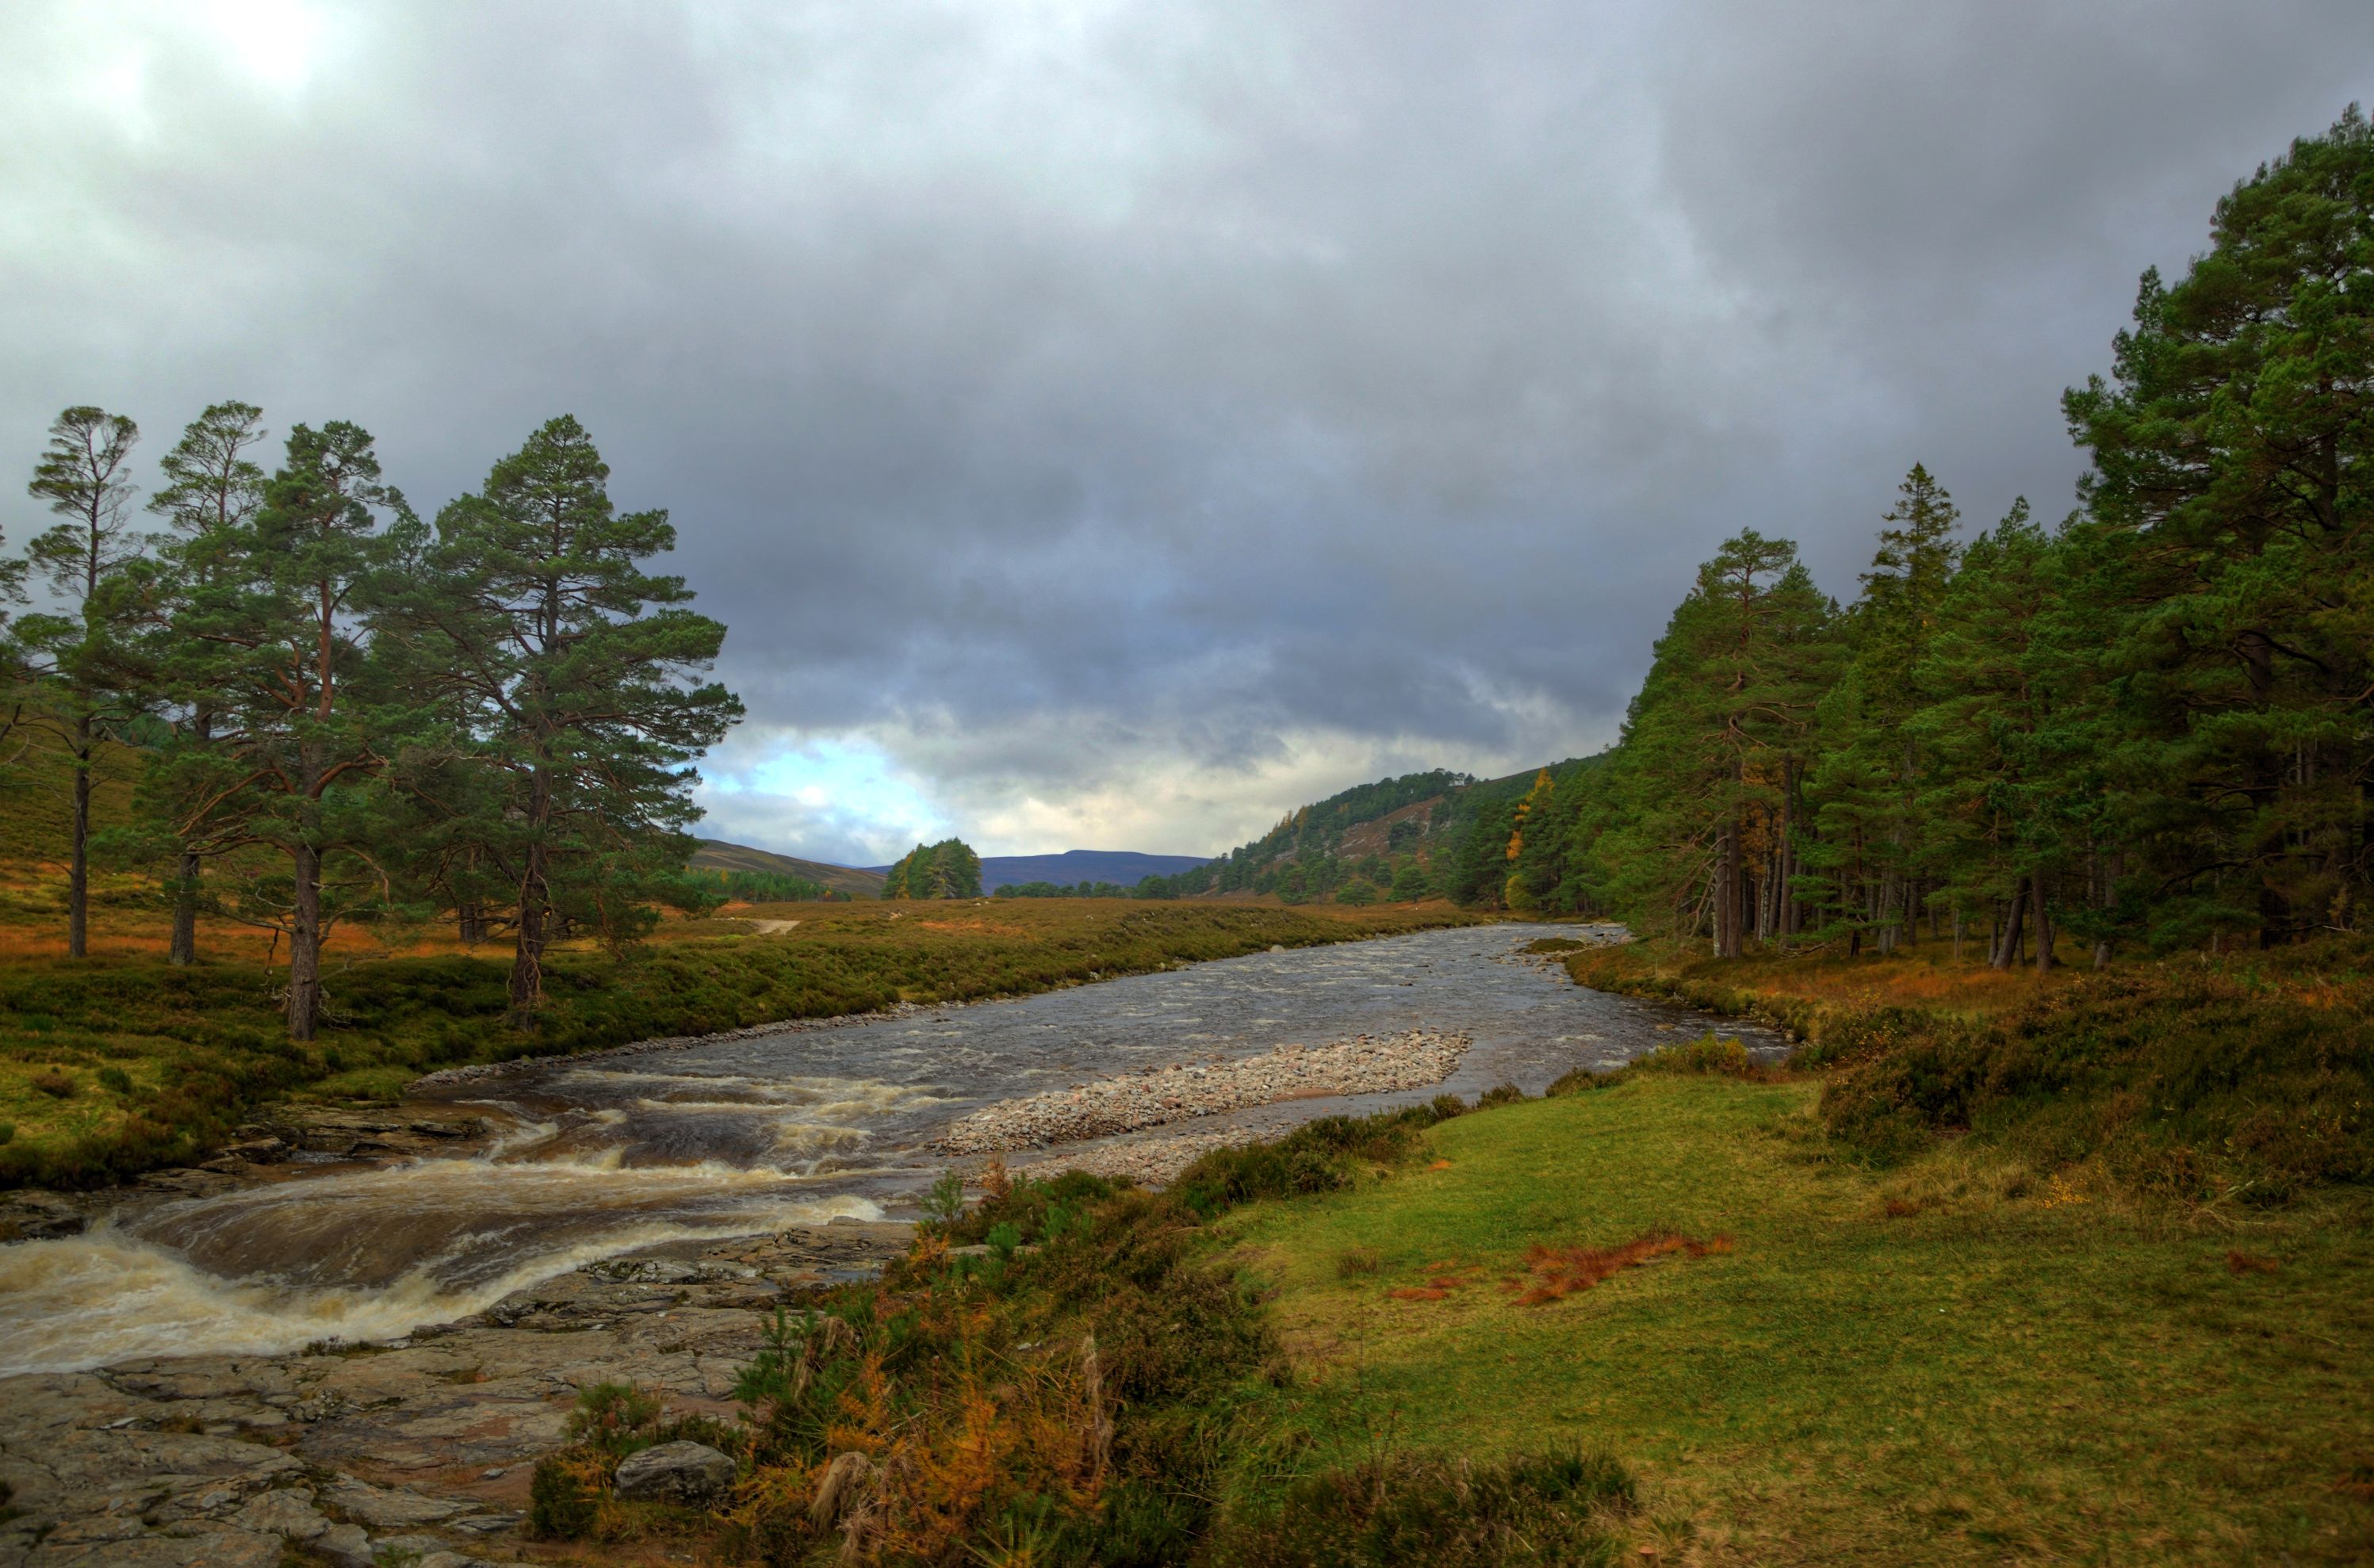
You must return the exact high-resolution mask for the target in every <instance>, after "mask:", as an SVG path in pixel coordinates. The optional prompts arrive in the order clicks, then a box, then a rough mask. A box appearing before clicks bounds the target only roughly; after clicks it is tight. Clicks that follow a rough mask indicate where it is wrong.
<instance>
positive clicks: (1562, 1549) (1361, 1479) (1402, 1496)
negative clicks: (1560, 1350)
mask: <svg viewBox="0 0 2374 1568" xmlns="http://www.w3.org/2000/svg"><path fill="white" fill-rule="evenodd" d="M1634 1504H1635V1500H1634V1487H1633V1480H1632V1478H1631V1476H1630V1475H1629V1474H1628V1472H1627V1471H1626V1470H1625V1469H1624V1467H1623V1466H1621V1465H1619V1464H1618V1463H1616V1461H1615V1460H1614V1459H1612V1458H1609V1457H1605V1456H1604V1455H1597V1454H1589V1453H1585V1452H1583V1451H1581V1449H1557V1450H1552V1451H1549V1452H1546V1453H1543V1454H1539V1455H1533V1456H1526V1457H1518V1458H1513V1459H1505V1460H1502V1461H1500V1462H1499V1463H1498V1464H1490V1465H1481V1466H1479V1465H1475V1464H1472V1463H1471V1462H1470V1461H1468V1460H1467V1459H1465V1458H1456V1459H1454V1458H1450V1457H1440V1456H1434V1455H1413V1454H1397V1455H1392V1456H1389V1457H1383V1458H1379V1459H1372V1460H1370V1461H1369V1462H1368V1463H1366V1464H1362V1465H1358V1466H1356V1467H1353V1468H1351V1469H1339V1470H1330V1471H1327V1472H1326V1473H1324V1474H1322V1475H1317V1476H1313V1477H1311V1478H1310V1479H1309V1480H1305V1481H1303V1482H1301V1483H1300V1484H1299V1485H1297V1486H1296V1487H1294V1488H1293V1489H1292V1490H1291V1491H1290V1492H1288V1493H1287V1497H1286V1500H1285V1502H1284V1503H1283V1504H1282V1505H1281V1506H1280V1507H1279V1508H1278V1510H1277V1511H1276V1512H1275V1514H1271V1515H1263V1516H1261V1517H1258V1518H1254V1519H1249V1520H1244V1521H1238V1522H1232V1523H1230V1524H1229V1525H1228V1526H1227V1527H1224V1528H1222V1529H1221V1530H1220V1531H1219V1532H1218V1533H1217V1537H1216V1539H1215V1540H1214V1542H1213V1547H1212V1551H1211V1561H1212V1562H1214V1563H1215V1564H1216V1565H1219V1568H1287V1565H1289V1564H1291V1565H1293V1568H1336V1565H1338V1564H1341V1565H1343V1568H1394V1565H1399V1564H1404V1563H1414V1562H1424V1563H1440V1564H1445V1565H1462V1564H1479V1565H1480V1564H1499V1563H1560V1564H1566V1563H1612V1562H1615V1561H1616V1551H1617V1550H1618V1545H1617V1542H1616V1538H1615V1536H1614V1535H1613V1534H1612V1533H1611V1532H1610V1531H1609V1530H1608V1528H1607V1526H1606V1524H1605V1522H1604V1518H1605V1515H1611V1514H1624V1513H1628V1512H1630V1511H1631V1509H1632V1508H1633V1506H1634Z"/></svg>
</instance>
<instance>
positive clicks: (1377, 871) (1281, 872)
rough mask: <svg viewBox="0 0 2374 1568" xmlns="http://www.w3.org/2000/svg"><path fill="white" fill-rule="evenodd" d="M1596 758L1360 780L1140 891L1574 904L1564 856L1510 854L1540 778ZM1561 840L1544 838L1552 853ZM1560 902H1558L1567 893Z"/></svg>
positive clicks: (1146, 894) (1144, 894)
mask: <svg viewBox="0 0 2374 1568" xmlns="http://www.w3.org/2000/svg"><path fill="white" fill-rule="evenodd" d="M1595 760H1596V759H1592V758H1585V759H1582V760H1579V761H1570V762H1561V763H1556V764H1553V765H1552V766H1549V767H1546V768H1544V769H1541V770H1539V772H1538V773H1535V772H1525V773H1518V774H1511V775H1510V777H1508V778H1492V779H1483V780H1478V779H1477V778H1475V777H1474V776H1473V775H1471V774H1464V773H1452V772H1450V771H1448V770H1445V769H1437V770H1435V771H1433V772H1431V773H1409V774H1404V775H1403V776H1402V777H1400V778H1381V779H1378V780H1377V781H1376V782H1375V783H1373V784H1359V785H1355V786H1354V787H1353V788H1351V789H1349V790H1344V791H1343V792H1341V793H1340V794H1334V795H1330V796H1328V797H1327V799H1325V800H1323V801H1320V802H1316V803H1315V804H1312V805H1308V806H1304V807H1302V808H1300V809H1299V810H1298V811H1296V812H1293V813H1290V814H1289V815H1287V817H1286V818H1285V819H1284V820H1282V821H1281V822H1279V823H1278V825H1276V826H1275V827H1273V828H1271V829H1270V830H1269V831H1268V832H1267V833H1265V834H1263V836H1262V837H1259V838H1256V839H1254V840H1253V841H1252V843H1250V844H1245V845H1240V846H1239V847H1238V848H1235V849H1233V850H1230V851H1229V852H1228V854H1227V855H1224V856H1222V857H1220V858H1219V859H1217V860H1212V861H1210V862H1208V863H1207V864H1205V865H1202V866H1198V867H1196V868H1195V869H1194V870H1193V871H1190V872H1181V873H1180V874H1179V875H1176V876H1170V877H1148V878H1146V880H1145V881H1143V882H1141V883H1138V884H1137V886H1136V888H1135V889H1134V892H1135V893H1136V895H1137V896H1139V897H1141V898H1177V897H1182V896H1193V895H1198V894H1228V893H1250V894H1275V895H1277V896H1278V897H1279V898H1282V899H1284V900H1285V901H1286V902H1287V903H1288V904H1299V903H1302V902H1305V901H1306V900H1310V899H1316V898H1333V899H1334V900H1335V901H1337V902H1339V903H1346V904H1365V903H1370V902H1374V901H1375V900H1377V899H1381V898H1393V899H1416V898H1444V897H1448V898H1453V899H1456V900H1457V901H1458V902H1460V903H1462V904H1467V905H1474V906H1482V907H1500V906H1501V905H1502V904H1503V903H1504V902H1505V901H1507V900H1509V899H1510V898H1514V899H1515V900H1516V902H1517V906H1518V907H1523V908H1533V907H1543V908H1553V907H1556V908H1571V907H1575V905H1574V902H1573V899H1572V898H1571V897H1569V896H1567V895H1561V894H1560V893H1559V892H1558V888H1559V886H1560V884H1561V883H1563V882H1564V880H1565V879H1566V876H1567V872H1566V868H1565V864H1564V861H1563V860H1562V858H1559V857H1557V856H1553V855H1550V854H1547V853H1545V852H1542V851H1537V852H1536V853H1534V855H1533V856H1531V857H1525V856H1523V855H1522V852H1521V853H1520V854H1519V855H1518V856H1517V857H1516V858H1514V859H1513V860H1512V858H1511V856H1510V841H1511V834H1512V831H1513V824H1514V822H1515V820H1516V817H1517V815H1518V813H1520V811H1521V810H1524V809H1527V807H1526V802H1527V797H1528V795H1529V794H1530V793H1532V792H1533V791H1534V790H1535V788H1536V783H1537V779H1538V778H1541V777H1548V778H1552V779H1568V780H1571V779H1574V778H1579V777H1581V774H1582V773H1584V772H1585V771H1587V770H1588V769H1590V768H1591V767H1592V766H1593V764H1594V762H1595ZM1556 842H1557V837H1556V836H1555V835H1551V836H1547V837H1544V838H1543V840H1542V843H1543V845H1544V848H1545V849H1546V848H1548V847H1549V846H1550V845H1552V844H1553V843H1556ZM1562 898H1563V899H1564V902H1561V899H1562Z"/></svg>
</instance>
